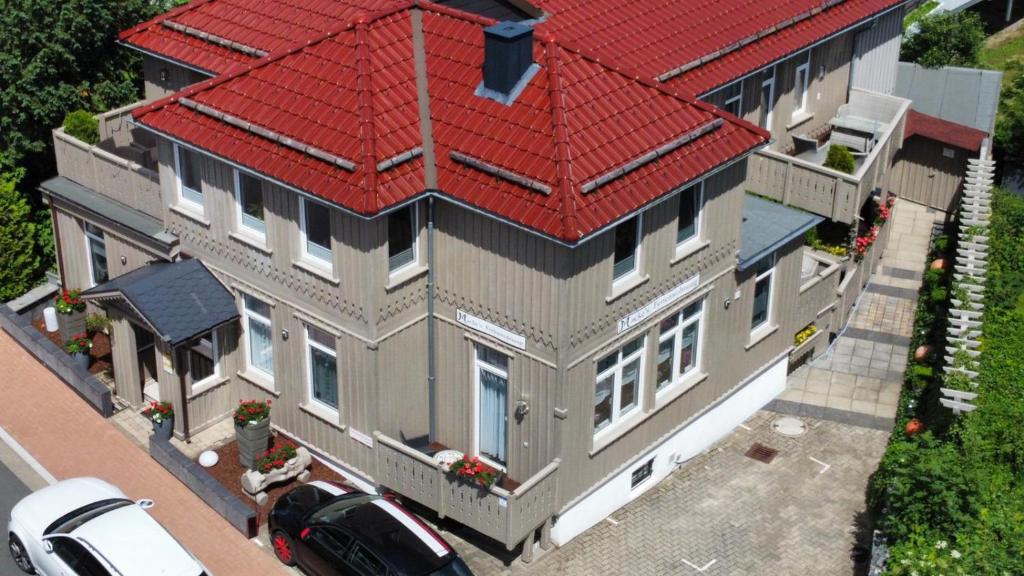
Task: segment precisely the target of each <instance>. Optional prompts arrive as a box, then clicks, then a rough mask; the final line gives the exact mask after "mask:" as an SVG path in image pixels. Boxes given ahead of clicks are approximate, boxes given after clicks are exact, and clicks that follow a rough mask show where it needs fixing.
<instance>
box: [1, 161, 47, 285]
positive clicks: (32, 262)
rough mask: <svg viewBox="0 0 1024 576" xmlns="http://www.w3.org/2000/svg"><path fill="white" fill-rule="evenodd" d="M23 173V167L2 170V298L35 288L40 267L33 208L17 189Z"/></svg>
mask: <svg viewBox="0 0 1024 576" xmlns="http://www.w3.org/2000/svg"><path fill="white" fill-rule="evenodd" d="M2 165H3V162H2V158H0V166H2ZM23 175H24V170H21V169H15V170H12V171H9V172H0V301H7V300H10V299H12V298H16V297H18V296H20V295H22V294H23V293H25V292H26V291H27V290H28V289H30V288H32V285H33V284H34V283H35V279H36V277H37V274H38V270H39V256H38V254H37V253H36V242H35V240H36V224H35V223H34V222H33V221H32V220H33V219H32V209H31V207H29V205H28V202H27V201H26V200H25V198H24V197H23V196H22V195H21V193H19V192H18V189H17V184H18V182H19V181H20V180H21V178H22V176H23Z"/></svg>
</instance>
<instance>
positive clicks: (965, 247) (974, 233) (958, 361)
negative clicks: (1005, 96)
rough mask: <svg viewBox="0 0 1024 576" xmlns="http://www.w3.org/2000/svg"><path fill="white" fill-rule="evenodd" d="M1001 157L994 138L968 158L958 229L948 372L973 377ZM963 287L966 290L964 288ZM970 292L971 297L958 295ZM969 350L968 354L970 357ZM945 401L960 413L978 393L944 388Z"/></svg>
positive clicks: (948, 347) (965, 410)
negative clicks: (996, 157)
mask: <svg viewBox="0 0 1024 576" xmlns="http://www.w3.org/2000/svg"><path fill="white" fill-rule="evenodd" d="M994 174H995V161H994V160H992V159H991V142H990V141H989V140H988V139H986V140H985V142H984V143H983V144H982V146H981V153H980V154H979V158H977V159H971V160H969V161H968V167H967V176H966V178H965V180H964V189H963V194H962V196H961V198H960V221H959V229H958V230H957V235H958V238H959V241H958V242H957V251H956V261H955V262H954V267H953V279H954V282H955V285H956V286H957V287H958V290H957V291H956V292H954V294H953V295H952V297H951V298H950V304H952V306H951V308H950V310H949V316H948V318H947V322H948V327H947V329H946V334H947V336H946V356H945V360H946V366H945V368H944V370H945V371H946V372H947V373H953V372H961V373H963V374H964V375H965V376H966V377H967V379H968V380H970V381H973V380H974V379H975V378H976V377H977V376H978V372H977V369H978V361H977V358H978V356H979V355H981V351H980V350H979V348H980V347H981V342H980V341H979V338H980V337H981V320H982V315H983V313H984V310H985V303H984V298H985V274H986V272H987V271H988V226H989V220H990V218H991V216H992V184H993V178H994ZM960 288H962V289H963V291H962V292H961V291H960V290H959V289H960ZM965 294H966V300H962V299H961V298H958V296H960V297H963V296H964V295H965ZM964 356H966V358H964ZM942 393H943V394H944V395H946V396H948V398H942V399H941V400H940V402H942V405H943V406H945V407H947V408H951V409H952V410H953V413H954V414H960V413H961V412H970V411H971V410H974V408H975V406H974V405H972V404H970V403H969V401H970V400H974V399H975V398H976V397H977V394H975V393H972V392H964V391H958V390H951V389H948V388H943V389H942Z"/></svg>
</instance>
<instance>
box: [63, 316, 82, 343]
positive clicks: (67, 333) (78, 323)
mask: <svg viewBox="0 0 1024 576" xmlns="http://www.w3.org/2000/svg"><path fill="white" fill-rule="evenodd" d="M57 331H58V332H59V333H60V341H61V342H67V341H68V340H71V337H72V336H75V335H76V334H81V333H83V332H85V312H72V313H71V314H57Z"/></svg>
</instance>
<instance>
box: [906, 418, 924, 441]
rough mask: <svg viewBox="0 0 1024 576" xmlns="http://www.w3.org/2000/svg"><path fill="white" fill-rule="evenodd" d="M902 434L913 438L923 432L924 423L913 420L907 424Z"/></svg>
mask: <svg viewBox="0 0 1024 576" xmlns="http://www.w3.org/2000/svg"><path fill="white" fill-rule="evenodd" d="M904 432H906V433H907V437H908V438H909V437H913V436H914V435H916V434H918V433H920V432H924V423H922V422H921V421H920V420H918V419H917V418H914V419H913V420H911V421H909V422H907V426H906V428H904Z"/></svg>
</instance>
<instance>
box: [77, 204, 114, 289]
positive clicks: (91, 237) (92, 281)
mask: <svg viewBox="0 0 1024 576" xmlns="http://www.w3.org/2000/svg"><path fill="white" fill-rule="evenodd" d="M90 226H92V227H94V228H99V226H96V225H95V224H91V223H89V222H86V221H84V220H83V221H82V230H83V231H85V256H86V258H85V259H86V261H87V263H88V264H87V265H88V267H89V286H96V269H95V265H94V264H93V262H92V256H93V252H92V243H93V242H99V243H100V245H102V246H103V256H104V258H106V257H107V239H106V236H107V234H106V232H105V231H103V229H102V228H100V233H101V234H103V236H102V237H101V236H97V235H95V234H93V233H92V232H90V231H89V227H90ZM109 279H110V260H109V258H108V260H107V280H109Z"/></svg>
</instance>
